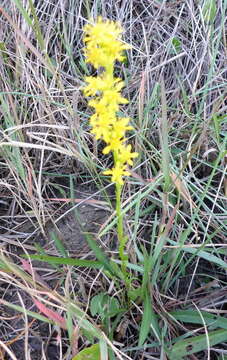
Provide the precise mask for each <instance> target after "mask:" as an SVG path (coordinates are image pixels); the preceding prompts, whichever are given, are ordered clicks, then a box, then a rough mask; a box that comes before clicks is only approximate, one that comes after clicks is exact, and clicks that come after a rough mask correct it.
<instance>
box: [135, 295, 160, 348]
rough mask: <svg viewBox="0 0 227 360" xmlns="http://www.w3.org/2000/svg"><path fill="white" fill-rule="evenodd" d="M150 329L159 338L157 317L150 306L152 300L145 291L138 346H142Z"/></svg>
mask: <svg viewBox="0 0 227 360" xmlns="http://www.w3.org/2000/svg"><path fill="white" fill-rule="evenodd" d="M151 329H152V330H153V332H154V334H155V336H156V338H157V339H158V340H160V336H159V328H158V324H157V319H156V317H155V314H154V311H153V308H152V300H151V297H150V294H149V293H148V291H147V292H146V294H145V299H144V312H143V318H142V323H141V327H140V333H139V343H138V346H142V345H143V344H144V342H145V341H146V339H147V337H148V334H149V332H150V331H151Z"/></svg>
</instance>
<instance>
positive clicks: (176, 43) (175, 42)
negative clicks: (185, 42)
mask: <svg viewBox="0 0 227 360" xmlns="http://www.w3.org/2000/svg"><path fill="white" fill-rule="evenodd" d="M172 47H173V49H174V52H175V54H179V53H180V52H181V50H182V47H181V41H180V40H179V39H178V38H173V39H172Z"/></svg>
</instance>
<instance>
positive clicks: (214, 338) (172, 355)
mask: <svg viewBox="0 0 227 360" xmlns="http://www.w3.org/2000/svg"><path fill="white" fill-rule="evenodd" d="M208 336H209V343H210V346H214V345H216V344H220V343H222V342H225V341H227V330H216V331H212V332H210V333H208ZM206 349H207V335H206V334H204V335H199V336H195V337H190V338H188V339H185V340H182V341H180V342H178V343H176V344H175V345H173V347H172V350H171V351H170V352H169V353H168V357H169V359H170V360H181V359H183V358H184V357H185V356H189V355H191V354H195V353H197V352H199V351H202V350H206Z"/></svg>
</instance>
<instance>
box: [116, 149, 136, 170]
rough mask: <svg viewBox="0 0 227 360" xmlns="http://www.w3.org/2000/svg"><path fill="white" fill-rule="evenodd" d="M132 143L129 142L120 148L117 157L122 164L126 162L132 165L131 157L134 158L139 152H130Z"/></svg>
mask: <svg viewBox="0 0 227 360" xmlns="http://www.w3.org/2000/svg"><path fill="white" fill-rule="evenodd" d="M131 149H132V145H131V144H129V145H127V146H124V147H122V148H121V151H120V154H119V155H118V159H119V161H120V162H122V163H123V164H125V163H127V164H128V165H133V161H132V159H135V158H136V157H137V156H138V155H139V154H138V153H137V152H131Z"/></svg>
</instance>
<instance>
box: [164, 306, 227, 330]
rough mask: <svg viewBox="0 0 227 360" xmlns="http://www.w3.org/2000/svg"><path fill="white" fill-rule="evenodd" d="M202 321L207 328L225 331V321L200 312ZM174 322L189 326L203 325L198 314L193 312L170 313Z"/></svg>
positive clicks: (226, 324)
mask: <svg viewBox="0 0 227 360" xmlns="http://www.w3.org/2000/svg"><path fill="white" fill-rule="evenodd" d="M201 314H202V316H203V319H204V321H205V323H206V325H207V326H211V327H212V328H213V329H217V328H222V329H225V330H227V319H226V318H224V317H220V316H217V315H214V314H210V313H208V312H206V311H201ZM170 315H171V316H173V317H174V318H175V319H176V320H178V321H182V322H184V323H189V324H201V325H202V324H203V321H202V319H201V316H200V314H198V312H197V311H194V310H176V311H172V312H171V313H170Z"/></svg>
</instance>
